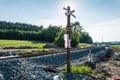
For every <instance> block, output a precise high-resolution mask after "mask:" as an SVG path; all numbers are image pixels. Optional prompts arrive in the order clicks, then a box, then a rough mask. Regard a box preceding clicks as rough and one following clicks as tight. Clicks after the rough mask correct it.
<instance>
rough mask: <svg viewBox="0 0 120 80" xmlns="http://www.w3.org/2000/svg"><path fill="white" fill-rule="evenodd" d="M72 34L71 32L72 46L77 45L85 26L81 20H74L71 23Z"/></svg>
mask: <svg viewBox="0 0 120 80" xmlns="http://www.w3.org/2000/svg"><path fill="white" fill-rule="evenodd" d="M71 28H72V34H71V46H72V47H76V46H77V45H78V43H79V39H80V36H81V33H82V30H83V28H82V27H81V26H80V23H79V22H74V23H72V24H71Z"/></svg>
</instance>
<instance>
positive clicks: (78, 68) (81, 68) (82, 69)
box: [71, 65, 92, 74]
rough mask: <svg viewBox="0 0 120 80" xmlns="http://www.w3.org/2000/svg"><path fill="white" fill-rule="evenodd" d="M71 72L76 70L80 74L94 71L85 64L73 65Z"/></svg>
mask: <svg viewBox="0 0 120 80" xmlns="http://www.w3.org/2000/svg"><path fill="white" fill-rule="evenodd" d="M71 72H76V73H79V74H83V73H92V69H91V68H90V67H88V66H85V65H79V66H71Z"/></svg>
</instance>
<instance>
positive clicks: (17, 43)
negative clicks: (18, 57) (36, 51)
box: [0, 40, 46, 48]
mask: <svg viewBox="0 0 120 80" xmlns="http://www.w3.org/2000/svg"><path fill="white" fill-rule="evenodd" d="M45 45H46V43H44V42H39V41H27V40H0V47H2V48H43V47H44V46H45Z"/></svg>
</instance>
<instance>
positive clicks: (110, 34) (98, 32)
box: [86, 19, 120, 42]
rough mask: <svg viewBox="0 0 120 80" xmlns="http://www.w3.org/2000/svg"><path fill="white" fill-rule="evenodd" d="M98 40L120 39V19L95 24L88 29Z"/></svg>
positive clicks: (94, 38)
mask: <svg viewBox="0 0 120 80" xmlns="http://www.w3.org/2000/svg"><path fill="white" fill-rule="evenodd" d="M86 30H87V31H88V32H89V33H90V35H91V36H92V38H93V40H94V41H95V42H96V41H98V42H101V41H102V40H104V41H120V37H119V34H120V19H115V20H111V21H106V22H102V23H100V24H94V25H91V26H89V27H88V28H87V29H86Z"/></svg>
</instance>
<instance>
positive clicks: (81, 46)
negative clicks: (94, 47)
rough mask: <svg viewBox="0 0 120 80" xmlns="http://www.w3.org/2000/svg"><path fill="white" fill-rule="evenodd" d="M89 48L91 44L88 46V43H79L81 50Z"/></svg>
mask: <svg viewBox="0 0 120 80" xmlns="http://www.w3.org/2000/svg"><path fill="white" fill-rule="evenodd" d="M89 46H90V44H87V43H79V44H78V47H79V48H85V47H89Z"/></svg>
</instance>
